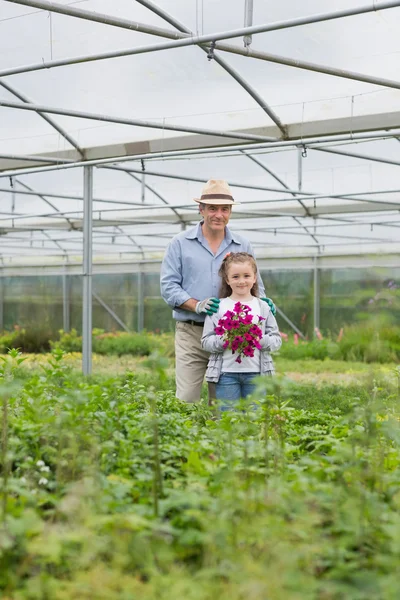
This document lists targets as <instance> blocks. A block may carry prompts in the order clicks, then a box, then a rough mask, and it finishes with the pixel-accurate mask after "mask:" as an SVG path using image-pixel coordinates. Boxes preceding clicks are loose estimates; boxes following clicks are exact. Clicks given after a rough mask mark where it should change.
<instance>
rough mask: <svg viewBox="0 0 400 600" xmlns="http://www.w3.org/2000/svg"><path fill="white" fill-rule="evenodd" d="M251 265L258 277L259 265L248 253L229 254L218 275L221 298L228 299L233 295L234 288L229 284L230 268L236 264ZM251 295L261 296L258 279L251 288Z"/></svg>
mask: <svg viewBox="0 0 400 600" xmlns="http://www.w3.org/2000/svg"><path fill="white" fill-rule="evenodd" d="M247 262H249V263H250V264H251V267H252V269H253V272H254V275H257V263H256V261H255V259H254V256H252V255H251V254H248V253H247V252H228V254H227V255H226V256H225V258H224V260H223V261H222V264H221V266H220V268H219V271H218V275H219V276H220V277H221V280H222V281H221V288H220V290H219V296H220V298H227V297H228V296H230V295H231V294H232V288H231V286H230V285H228V283H227V281H226V280H227V275H228V269H229V267H230V266H231V265H232V264H234V263H247ZM251 295H252V296H256V297H257V298H258V297H259V295H260V291H259V289H258V281H257V279H256V281H255V283H254V285H253V287H252V288H251Z"/></svg>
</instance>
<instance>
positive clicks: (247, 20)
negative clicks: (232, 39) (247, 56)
mask: <svg viewBox="0 0 400 600" xmlns="http://www.w3.org/2000/svg"><path fill="white" fill-rule="evenodd" d="M251 25H253V0H244V26H245V27H251ZM252 41H253V36H252V35H245V36H244V37H243V45H244V47H245V48H248V47H249V46H250V45H251V42H252Z"/></svg>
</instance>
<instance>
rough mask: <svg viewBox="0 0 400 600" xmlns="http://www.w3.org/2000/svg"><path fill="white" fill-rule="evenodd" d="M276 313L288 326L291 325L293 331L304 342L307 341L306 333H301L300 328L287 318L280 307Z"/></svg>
mask: <svg viewBox="0 0 400 600" xmlns="http://www.w3.org/2000/svg"><path fill="white" fill-rule="evenodd" d="M276 312H277V313H278V315H279V316H280V317H282V319H284V321H286V323H287V324H288V325H290V327H291V328H292V329H293V331H295V332H296V333H297V334H298V335H299V336H300V337H301V339H302V340H305V337H304V333H301V331H300V329H299V328H298V327H296V325H295V324H294V323H293V321H291V320H290V319H289V317H287V316H286V315H285V313H284V312H283V310H281V309H280V308H279V306H277V307H276Z"/></svg>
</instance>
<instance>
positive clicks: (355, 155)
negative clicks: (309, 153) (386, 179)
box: [311, 146, 400, 167]
mask: <svg viewBox="0 0 400 600" xmlns="http://www.w3.org/2000/svg"><path fill="white" fill-rule="evenodd" d="M311 150H317V151H318V152H329V153H330V154H340V155H341V156H350V157H351V158H361V159H362V160H371V161H373V162H378V163H382V164H385V165H394V166H396V167H400V161H398V160H390V159H389V158H380V157H379V156H370V155H369V154H358V152H348V151H347V150H337V149H336V148H321V147H313V146H311Z"/></svg>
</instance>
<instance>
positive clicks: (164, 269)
mask: <svg viewBox="0 0 400 600" xmlns="http://www.w3.org/2000/svg"><path fill="white" fill-rule="evenodd" d="M160 284H161V296H162V297H163V300H164V301H165V302H166V303H167V304H168V305H169V306H171V307H172V308H177V307H178V306H181V305H182V304H183V303H184V302H186V301H187V300H189V298H190V297H191V296H190V294H188V293H187V292H185V290H184V289H183V288H182V252H181V247H180V244H179V241H178V240H172V241H171V242H170V244H169V245H168V246H167V249H166V252H165V255H164V259H163V261H162V265H161V278H160Z"/></svg>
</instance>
